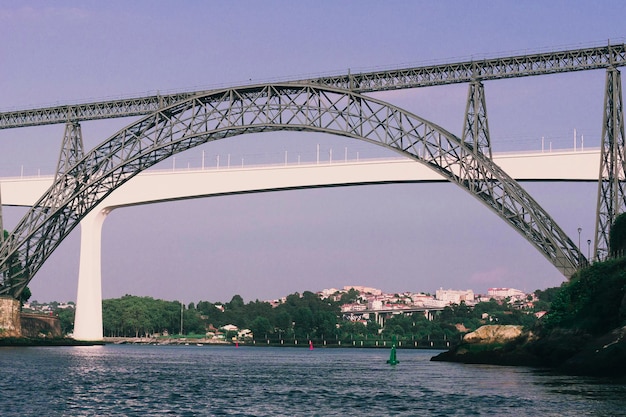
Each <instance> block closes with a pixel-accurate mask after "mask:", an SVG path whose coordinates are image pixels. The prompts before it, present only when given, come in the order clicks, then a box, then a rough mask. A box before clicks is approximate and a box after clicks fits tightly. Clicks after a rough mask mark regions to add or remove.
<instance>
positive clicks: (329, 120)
mask: <svg viewBox="0 0 626 417" xmlns="http://www.w3.org/2000/svg"><path fill="white" fill-rule="evenodd" d="M278 130H293V131H313V132H322V133H329V134H334V135H340V136H346V137H350V138H354V139H359V140H365V141H367V142H370V143H373V144H376V145H380V146H383V147H385V148H388V149H391V150H393V151H396V152H398V153H400V154H402V155H405V156H407V157H409V158H412V159H414V160H416V161H418V162H421V163H423V164H425V165H427V166H428V167H430V168H431V169H433V170H435V171H437V172H439V173H440V174H441V175H442V176H443V177H444V178H446V179H447V180H448V181H450V182H453V183H456V184H458V185H459V186H461V187H462V188H463V189H465V190H466V191H468V192H470V193H471V194H472V195H474V196H475V197H476V198H478V199H479V200H480V201H482V202H483V203H484V204H486V205H487V206H488V207H489V208H490V209H491V210H493V211H494V212H495V213H496V214H497V215H498V216H500V217H501V218H502V219H503V220H505V221H506V222H507V223H509V224H510V225H511V226H512V227H514V228H515V229H516V230H517V231H518V232H520V233H521V234H522V235H523V236H524V237H525V238H526V239H527V240H528V241H529V242H530V243H531V244H532V245H533V246H535V248H537V249H538V250H539V251H540V252H541V253H542V254H543V255H544V256H545V257H546V258H547V259H548V260H549V261H550V262H552V263H553V264H554V265H555V267H556V268H557V269H559V270H560V271H561V272H562V273H563V274H564V275H566V276H571V274H572V273H573V272H574V271H575V270H576V269H577V267H578V265H581V264H583V263H584V262H585V261H584V258H582V255H581V253H580V251H578V250H577V249H576V246H575V245H574V243H573V242H572V241H571V239H569V238H568V237H567V235H565V233H564V232H563V231H562V230H561V229H560V228H559V226H558V225H557V224H556V223H555V222H554V221H553V220H552V218H551V217H550V216H549V215H548V214H547V213H546V212H545V210H543V209H542V208H541V207H540V206H539V205H538V204H537V203H536V202H535V201H534V200H533V199H532V197H531V196H530V195H528V193H526V192H525V191H524V190H523V189H522V188H521V187H520V186H519V184H517V182H515V180H513V179H512V178H511V177H509V176H508V175H507V174H506V173H505V172H504V171H503V170H502V169H500V168H499V167H498V166H497V165H496V164H494V163H493V161H492V160H490V159H489V158H487V157H486V156H484V155H483V154H482V153H481V152H480V151H479V150H477V149H473V148H472V147H471V145H470V144H467V143H464V142H463V141H461V140H460V139H459V138H457V137H456V136H454V135H453V134H452V133H450V132H447V131H446V130H444V129H443V128H441V127H439V126H437V125H435V124H433V123H431V122H428V121H427V120H425V119H422V118H421V117H419V116H416V115H413V114H411V113H409V112H407V111H404V110H402V109H400V108H398V107H395V106H393V105H391V104H388V103H385V102H383V101H380V100H376V99H373V98H370V97H367V96H363V95H360V94H357V93H354V92H351V91H346V90H341V89H332V88H325V87H318V86H312V85H297V84H265V85H256V86H246V87H239V88H231V89H225V90H220V91H217V92H212V93H208V94H204V95H199V96H195V97H192V98H190V99H187V100H184V101H181V102H179V103H176V104H174V105H172V106H169V107H166V108H164V109H161V110H159V111H157V112H155V113H153V114H151V115H149V116H147V117H145V118H143V119H141V120H139V121H138V122H135V123H133V124H131V125H129V126H127V127H126V128H124V129H122V130H121V131H119V132H118V133H116V134H115V135H114V136H112V137H111V138H109V139H107V140H106V141H104V142H103V143H101V144H100V145H98V146H96V147H95V148H94V149H93V150H91V151H90V152H89V153H87V154H86V155H85V156H84V157H83V158H82V159H81V160H79V161H77V162H76V163H74V164H73V165H72V166H71V167H69V168H68V169H67V170H66V172H63V173H59V174H58V175H57V177H56V179H55V181H54V183H53V184H52V186H51V187H50V188H49V189H48V190H47V191H46V192H45V193H44V195H43V196H42V197H41V198H40V199H39V200H38V202H37V203H36V204H35V205H34V206H33V207H32V208H31V210H30V211H29V212H28V213H27V214H26V215H25V216H24V217H23V218H22V220H21V221H20V222H19V223H18V225H17V226H16V228H15V229H14V231H13V232H12V233H11V235H10V236H9V237H8V239H6V240H5V242H4V243H3V245H2V248H1V249H0V272H1V273H2V283H1V286H0V295H1V294H9V295H13V296H19V294H20V293H21V292H22V290H23V289H24V288H25V287H26V285H27V284H28V282H29V281H30V280H31V279H32V278H33V276H34V275H35V273H36V272H37V271H38V270H39V268H40V267H41V266H42V265H43V263H44V261H45V260H46V259H47V258H48V257H49V256H50V254H51V253H52V252H53V251H54V249H56V247H57V246H58V245H59V244H60V243H61V241H62V240H63V239H64V238H65V237H66V236H67V235H68V234H69V233H70V232H71V230H72V229H73V228H74V227H76V225H78V224H79V222H80V220H81V219H82V218H84V217H85V216H86V215H87V214H88V213H89V212H90V211H91V210H92V209H93V208H94V207H96V206H97V205H98V204H99V203H100V202H101V201H103V200H104V199H105V198H106V197H107V196H108V195H109V194H110V193H111V192H113V190H115V189H116V188H117V187H119V186H121V185H122V184H123V183H125V182H126V181H128V180H130V179H131V178H132V177H134V176H135V175H137V174H138V173H139V172H141V171H143V170H145V169H147V168H149V167H151V166H153V165H155V164H157V163H158V162H160V161H162V160H164V159H166V158H168V157H170V156H172V155H175V154H177V153H179V152H182V151H185V150H187V149H190V148H193V147H195V146H198V145H201V144H203V143H207V142H211V141H215V140H219V139H223V138H227V137H232V136H236V135H241V134H245V133H259V132H269V131H278Z"/></svg>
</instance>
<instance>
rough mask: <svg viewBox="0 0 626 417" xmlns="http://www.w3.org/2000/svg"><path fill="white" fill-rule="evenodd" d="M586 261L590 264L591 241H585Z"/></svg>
mask: <svg viewBox="0 0 626 417" xmlns="http://www.w3.org/2000/svg"><path fill="white" fill-rule="evenodd" d="M587 260H588V261H589V262H591V239H587Z"/></svg>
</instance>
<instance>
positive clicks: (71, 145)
mask: <svg viewBox="0 0 626 417" xmlns="http://www.w3.org/2000/svg"><path fill="white" fill-rule="evenodd" d="M83 156H85V146H84V145H83V133H82V130H81V128H80V123H78V122H67V123H66V124H65V134H64V135H63V143H62V144H61V153H60V154H59V161H58V162H57V171H56V177H57V178H58V177H59V176H61V175H63V174H65V173H66V172H67V171H68V169H69V168H70V167H71V166H72V165H74V164H75V163H76V162H78V161H79V160H80V159H81V158H82V157H83Z"/></svg>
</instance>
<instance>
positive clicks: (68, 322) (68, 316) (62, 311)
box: [54, 308, 74, 334]
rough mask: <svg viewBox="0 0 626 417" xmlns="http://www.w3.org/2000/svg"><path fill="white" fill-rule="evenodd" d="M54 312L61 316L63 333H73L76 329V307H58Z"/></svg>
mask: <svg viewBox="0 0 626 417" xmlns="http://www.w3.org/2000/svg"><path fill="white" fill-rule="evenodd" d="M54 314H55V315H56V316H57V317H58V318H59V322H60V324H61V332H62V333H63V334H68V333H72V332H73V331H74V309H73V308H58V309H56V310H55V311H54Z"/></svg>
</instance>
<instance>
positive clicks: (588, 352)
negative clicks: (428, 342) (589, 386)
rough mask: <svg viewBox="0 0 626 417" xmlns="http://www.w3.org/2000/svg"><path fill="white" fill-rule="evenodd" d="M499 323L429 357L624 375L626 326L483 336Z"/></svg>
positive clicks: (570, 371)
mask: <svg viewBox="0 0 626 417" xmlns="http://www.w3.org/2000/svg"><path fill="white" fill-rule="evenodd" d="M503 327H507V326H483V327H481V328H480V329H478V330H477V332H478V334H472V333H470V334H468V335H466V337H465V338H464V339H463V341H462V342H461V343H460V344H458V345H457V346H455V347H453V348H452V349H450V350H448V351H446V352H442V353H440V354H438V355H436V356H435V357H433V358H431V361H439V362H458V363H465V364H488V365H505V366H532V367H542V368H548V369H552V370H554V371H556V372H559V373H563V374H568V375H579V376H593V377H617V378H623V377H626V367H625V366H624V364H625V363H626V326H625V327H621V328H618V329H615V330H613V331H611V332H609V333H607V334H605V335H602V336H600V337H591V336H590V335H589V334H587V333H584V332H580V331H573V330H568V329H555V330H554V331H552V332H550V333H547V334H545V335H543V336H542V337H538V336H536V335H534V334H533V333H532V332H529V331H524V332H521V331H520V332H519V334H517V335H516V336H514V337H508V338H507V337H506V336H502V334H501V335H500V336H497V337H488V336H485V335H486V334H491V335H494V334H497V333H498V331H499V330H500V329H498V328H503ZM511 327H514V326H511ZM474 333H476V332H474ZM468 336H469V337H468Z"/></svg>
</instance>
